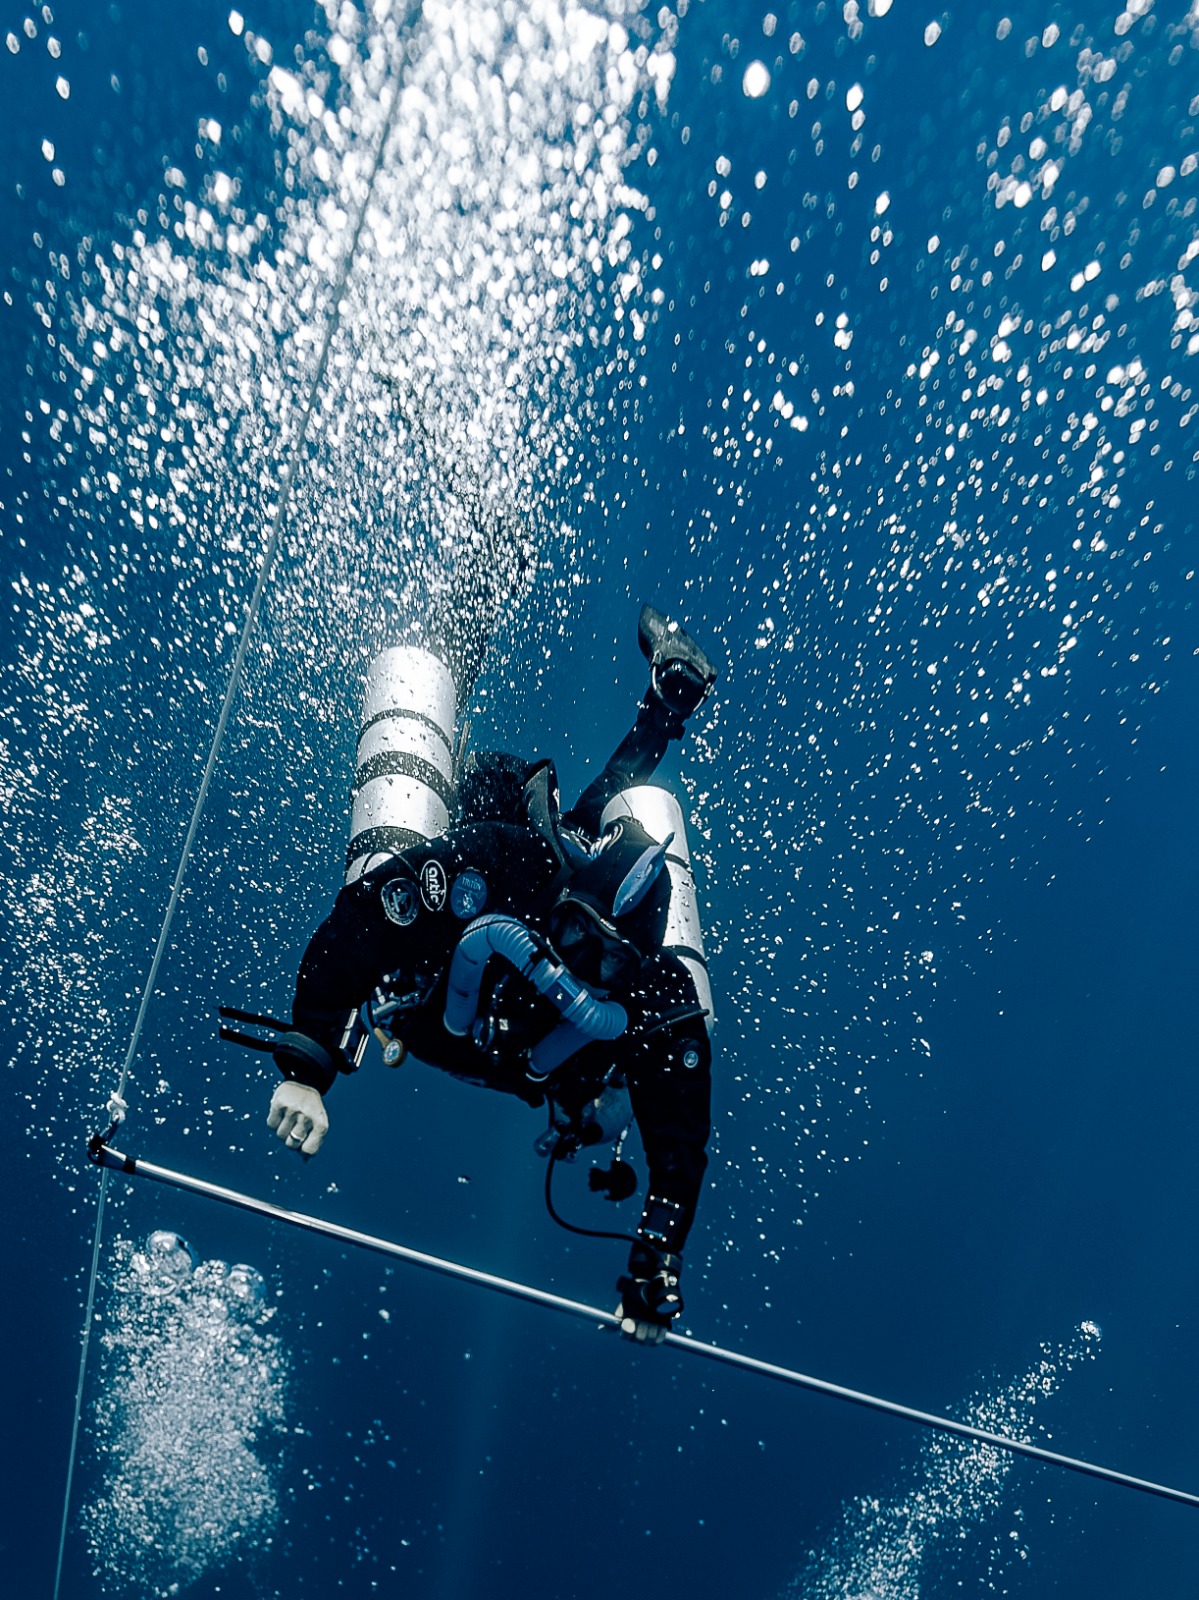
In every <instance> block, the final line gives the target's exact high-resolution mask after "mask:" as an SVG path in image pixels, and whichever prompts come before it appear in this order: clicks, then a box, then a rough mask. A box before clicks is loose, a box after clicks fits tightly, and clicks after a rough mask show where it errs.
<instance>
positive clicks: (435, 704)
mask: <svg viewBox="0 0 1199 1600" xmlns="http://www.w3.org/2000/svg"><path fill="white" fill-rule="evenodd" d="M457 714H458V706H457V693H456V691H455V688H454V680H453V678H452V677H451V675H450V669H449V668H448V667H447V666H446V665H445V663H444V662H443V661H441V660H439V659H438V657H437V656H435V655H433V654H432V653H431V652H430V651H428V650H423V649H421V648H419V647H418V646H415V645H395V646H393V647H392V648H390V649H388V650H382V651H380V652H379V654H378V655H377V656H376V657H375V659H374V660H373V661H372V662H371V664H370V667H369V669H368V671H367V674H366V696H365V703H364V705H363V708H362V726H361V730H360V732H359V734H358V757H357V762H356V770H355V773H354V794H353V803H352V808H351V813H350V847H349V850H348V851H347V853H346V882H347V883H354V882H355V881H356V880H357V879H358V878H360V877H361V876H362V874H363V873H364V872H369V871H370V870H371V868H372V867H377V866H379V865H380V864H381V863H382V862H383V861H385V860H386V859H387V858H388V856H393V855H395V854H397V853H398V852H399V851H400V850H403V849H406V848H407V846H408V845H411V844H417V843H419V842H420V841H422V840H425V839H433V838H436V836H437V835H438V834H440V833H444V832H445V830H446V829H447V828H448V827H449V822H450V806H451V804H452V803H453V794H454V724H455V722H456V720H457Z"/></svg>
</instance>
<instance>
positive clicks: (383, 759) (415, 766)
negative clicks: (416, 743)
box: [354, 750, 454, 811]
mask: <svg viewBox="0 0 1199 1600" xmlns="http://www.w3.org/2000/svg"><path fill="white" fill-rule="evenodd" d="M376 778H413V779H415V780H416V782H417V783H423V784H424V785H425V787H426V788H427V789H432V791H433V793H434V794H435V795H436V796H437V798H438V799H439V800H440V801H441V802H442V804H443V805H444V806H445V808H446V810H447V811H448V810H452V809H453V801H454V785H453V784H452V783H451V782H450V780H449V779H448V778H447V777H446V776H445V774H444V773H442V772H440V771H439V770H438V769H437V768H436V767H435V766H434V765H433V764H432V762H429V761H424V760H422V759H421V757H420V756H414V755H412V754H411V753H410V752H409V751H407V750H380V752H379V754H378V755H376V756H371V757H370V759H369V760H368V761H364V762H363V764H362V765H361V766H360V767H359V768H358V770H357V772H355V774H354V798H355V799H357V798H358V796H359V795H360V794H361V793H362V791H363V789H365V788H366V786H367V784H368V783H371V782H373V781H374V779H376Z"/></svg>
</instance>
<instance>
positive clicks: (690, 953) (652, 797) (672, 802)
mask: <svg viewBox="0 0 1199 1600" xmlns="http://www.w3.org/2000/svg"><path fill="white" fill-rule="evenodd" d="M620 817H632V818H634V819H635V820H636V821H637V822H639V823H640V824H641V826H642V827H643V828H644V829H645V831H646V833H648V834H649V836H650V838H651V839H653V840H654V841H655V843H657V844H661V843H662V841H663V839H666V838H668V837H669V836H670V834H672V833H673V834H674V839H673V841H672V842H671V845H670V847H669V849H668V850H667V852H666V866H667V869H668V871H669V873H670V911H669V914H668V916H667V920H666V937H665V939H664V940H663V941H662V943H663V948H664V949H666V950H669V951H670V952H671V954H672V955H675V956H677V957H678V958H679V960H680V961H681V962H682V963H683V965H684V966H685V967H686V968H687V970H688V972H689V973H690V974H691V976H692V978H693V979H694V980H695V992H696V994H697V995H698V996H699V1003H700V1005H701V1006H703V1008H704V1010H705V1011H706V1012H707V1016H706V1018H705V1022H706V1024H707V1027H708V1031H709V1032H711V1030H712V1024H713V1020H714V1013H713V1010H712V983H711V980H710V979H709V977H708V963H707V960H706V958H705V956H704V931H703V928H702V926H701V924H700V920H699V900H698V896H697V895H696V892H695V877H694V875H693V873H692V871H691V851H690V849H689V848H688V845H687V828H686V824H685V823H684V821H683V808H682V806H681V805H680V804H679V802H678V800H677V799H676V798H675V796H674V795H673V794H671V792H670V790H669V789H659V788H658V787H657V786H656V785H654V784H636V785H634V786H632V787H631V788H628V789H622V790H621V791H620V793H619V794H615V795H613V796H612V798H611V800H609V801H608V804H607V805H606V806H605V807H604V809H603V811H602V812H601V813H600V827H601V828H606V827H607V826H608V824H609V823H610V822H615V821H617V820H618V819H619V818H620Z"/></svg>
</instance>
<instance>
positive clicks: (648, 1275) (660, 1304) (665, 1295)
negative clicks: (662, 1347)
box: [616, 1242, 683, 1344]
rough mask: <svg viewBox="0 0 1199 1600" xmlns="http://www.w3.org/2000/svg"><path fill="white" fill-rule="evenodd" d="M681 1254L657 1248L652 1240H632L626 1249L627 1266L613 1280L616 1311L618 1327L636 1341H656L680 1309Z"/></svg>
mask: <svg viewBox="0 0 1199 1600" xmlns="http://www.w3.org/2000/svg"><path fill="white" fill-rule="evenodd" d="M682 1270H683V1260H682V1257H681V1256H675V1255H671V1254H670V1253H669V1252H668V1251H666V1250H658V1249H655V1247H654V1246H653V1245H652V1244H645V1243H644V1242H641V1243H638V1244H635V1245H634V1246H633V1248H632V1249H631V1250H630V1251H629V1270H628V1275H627V1276H626V1277H623V1278H620V1279H618V1280H617V1284H616V1287H617V1288H618V1289H619V1290H620V1305H619V1306H618V1307H617V1310H616V1315H617V1316H618V1317H619V1318H620V1319H621V1324H620V1331H621V1333H623V1334H624V1335H625V1337H626V1338H629V1339H634V1340H636V1342H637V1343H638V1344H660V1343H661V1342H662V1340H663V1339H664V1338H665V1337H666V1335H667V1333H669V1331H670V1326H671V1324H672V1323H673V1322H674V1320H675V1318H676V1317H679V1316H681V1315H682V1312H683V1295H682V1291H681V1290H680V1289H679V1274H680V1272H681V1271H682Z"/></svg>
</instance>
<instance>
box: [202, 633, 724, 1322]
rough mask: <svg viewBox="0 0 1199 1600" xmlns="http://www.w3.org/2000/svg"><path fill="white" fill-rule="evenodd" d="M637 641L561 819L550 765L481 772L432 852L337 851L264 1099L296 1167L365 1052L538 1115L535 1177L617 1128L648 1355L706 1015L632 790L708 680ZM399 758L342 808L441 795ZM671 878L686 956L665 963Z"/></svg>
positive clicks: (637, 1308) (682, 647)
mask: <svg viewBox="0 0 1199 1600" xmlns="http://www.w3.org/2000/svg"><path fill="white" fill-rule="evenodd" d="M638 642H639V644H640V646H641V649H642V652H643V653H644V654H645V656H646V657H647V659H648V660H649V663H650V681H649V687H648V688H647V690H646V692H645V695H644V696H643V698H642V700H641V703H640V705H639V707H638V709H637V714H636V719H635V721H634V723H633V726H632V728H631V729H630V730H629V732H628V733H627V734H626V735H625V737H624V738H623V739H622V741H621V742H620V744H619V745H618V747H617V749H616V750H615V751H614V752H613V754H612V756H611V758H610V759H609V761H608V763H607V765H606V766H605V767H604V769H603V771H602V772H601V773H600V775H599V776H598V777H597V778H596V779H595V780H594V781H593V782H592V783H591V784H589V785H588V787H587V788H586V789H585V790H584V792H583V794H582V795H581V796H580V798H579V800H578V801H577V803H576V804H575V805H574V806H573V807H571V809H570V810H569V811H567V812H565V813H560V811H559V805H558V785H557V777H556V774H555V770H554V766H553V763H552V762H550V761H546V760H539V761H526V760H523V759H522V758H520V757H517V756H514V755H510V754H507V753H480V754H472V755H469V756H467V758H466V760H465V761H464V762H462V763H461V769H460V771H458V772H457V773H456V774H455V776H456V779H457V781H456V783H454V784H453V785H452V786H445V788H446V793H445V796H444V798H445V809H444V811H443V812H441V813H439V815H444V816H445V817H446V820H447V823H452V825H449V826H447V827H446V828H445V829H444V831H440V833H439V836H436V837H422V832H423V833H426V834H428V833H430V832H434V831H435V830H436V829H437V826H438V825H437V823H433V824H427V823H426V824H424V825H423V826H422V827H418V828H408V829H398V830H397V829H394V828H393V829H387V828H381V827H378V826H375V827H371V828H364V829H359V832H358V835H357V838H356V839H355V838H352V840H351V848H350V857H351V862H352V865H351V867H350V869H349V873H348V876H352V875H353V874H357V875H356V876H352V881H348V882H347V884H346V886H345V887H344V888H343V889H342V890H341V892H340V893H339V894H338V896H337V900H336V903H335V904H334V907H333V910H332V912H331V913H330V915H329V916H328V917H327V918H326V919H325V921H324V922H322V924H321V925H320V927H319V928H318V929H317V930H316V933H315V934H314V935H313V937H312V939H311V941H310V942H309V944H308V948H307V949H306V951H305V953H304V956H303V959H302V961H301V964H300V969H299V974H298V977H297V980H296V991H295V1000H294V1004H293V1007H292V1023H291V1027H290V1028H289V1029H287V1030H286V1031H280V1033H279V1035H278V1037H277V1038H276V1039H275V1040H274V1041H273V1046H272V1048H273V1053H274V1058H275V1062H276V1064H277V1066H278V1067H279V1070H280V1072H281V1073H282V1074H283V1080H284V1081H283V1082H282V1083H281V1084H280V1085H279V1086H278V1088H277V1089H276V1090H275V1092H274V1096H273V1098H272V1100H271V1108H270V1114H269V1118H268V1121H269V1125H270V1127H271V1128H273V1129H274V1130H275V1131H276V1133H277V1134H278V1136H279V1138H280V1139H281V1140H282V1141H283V1142H284V1144H285V1145H286V1146H287V1148H288V1149H290V1150H295V1151H297V1152H300V1153H302V1154H303V1155H304V1156H305V1157H306V1158H307V1157H311V1156H313V1155H315V1154H316V1152H317V1151H318V1150H319V1149H320V1147H321V1144H322V1142H323V1140H324V1138H325V1135H326V1133H327V1131H328V1127H329V1118H328V1113H327V1111H326V1109H325V1103H324V1097H325V1095H326V1094H327V1093H328V1091H329V1089H330V1088H331V1087H332V1085H333V1084H334V1082H335V1081H336V1079H337V1078H338V1076H339V1075H340V1074H342V1073H348V1072H353V1071H354V1070H356V1068H357V1066H358V1063H359V1062H360V1061H361V1059H362V1056H363V1054H364V1052H365V1049H366V1046H367V1044H368V1042H369V1039H370V1035H371V1032H373V1033H374V1035H375V1036H376V1037H377V1038H378V1039H379V1041H380V1043H381V1044H382V1045H383V1047H384V1060H385V1061H386V1062H388V1064H389V1065H396V1064H398V1063H399V1062H400V1061H402V1060H403V1059H404V1058H405V1056H406V1055H408V1054H411V1055H412V1056H413V1057H415V1058H416V1059H418V1060H420V1061H423V1062H425V1063H427V1064H428V1065H430V1066H433V1067H437V1068H439V1069H440V1070H442V1071H445V1072H448V1073H450V1074H451V1075H453V1076H454V1077H456V1078H459V1079H461V1080H463V1081H465V1082H468V1083H472V1084H477V1085H482V1086H485V1087H488V1088H492V1089H497V1090H500V1091H502V1092H506V1093H509V1094H514V1095H517V1096H519V1097H520V1098H521V1099H523V1100H525V1101H526V1102H527V1103H528V1104H529V1105H531V1106H547V1105H548V1107H549V1115H550V1128H549V1142H547V1141H546V1140H543V1141H539V1143H538V1148H539V1150H541V1152H542V1153H543V1154H549V1157H550V1175H552V1167H553V1162H554V1160H555V1159H561V1158H562V1157H563V1156H564V1155H565V1156H567V1157H569V1156H572V1155H573V1154H574V1153H575V1152H576V1151H578V1150H579V1149H581V1148H584V1147H586V1146H589V1145H595V1144H599V1143H602V1142H610V1141H611V1140H612V1139H613V1138H614V1137H615V1135H616V1134H617V1133H620V1134H622V1135H623V1131H624V1129H625V1128H626V1127H627V1124H628V1121H629V1120H630V1117H631V1118H632V1119H634V1120H635V1121H636V1123H637V1126H638V1129H639V1132H640V1135H641V1140H642V1144H643V1147H644V1150H645V1155H646V1159H647V1162H648V1167H649V1177H648V1198H647V1199H646V1202H645V1205H644V1208H643V1211H642V1216H641V1220H640V1223H639V1225H638V1228H637V1234H636V1240H635V1241H634V1242H632V1248H631V1250H630V1254H629V1260H628V1270H627V1273H626V1275H625V1276H624V1277H622V1278H621V1279H620V1280H619V1283H618V1287H619V1290H620V1294H621V1304H620V1307H619V1310H618V1315H619V1316H620V1317H621V1318H622V1327H623V1331H624V1332H625V1334H626V1335H627V1336H629V1337H630V1338H633V1339H635V1340H637V1341H638V1342H641V1343H657V1342H659V1341H660V1340H661V1338H662V1337H663V1336H664V1334H665V1333H666V1331H667V1330H668V1329H669V1328H670V1326H671V1324H672V1322H673V1321H674V1320H675V1319H676V1318H677V1317H678V1316H679V1315H680V1313H681V1312H682V1308H683V1300H682V1295H681V1292H680V1288H679V1277H680V1271H681V1266H682V1261H681V1256H682V1251H683V1247H684V1245H685V1243H686V1240H687V1234H688V1231H689V1229H690V1227H691V1223H692V1220H693V1218H694V1215H695V1208H696V1203H697V1201H698V1198H699V1193H700V1188H701V1184H702V1180H703V1175H704V1171H705V1168H706V1166H707V1156H706V1154H705V1148H706V1145H707V1141H708V1136H709V1132H710V1113H709V1099H710V1063H711V1050H710V1046H709V1041H708V1021H709V1013H710V1010H711V994H710V990H709V988H708V985H707V975H706V970H705V969H704V968H703V966H702V939H701V936H700V935H699V930H698V919H697V916H696V914H695V911H694V886H693V884H692V882H691V877H690V868H689V865H688V864H687V857H686V843H685V839H680V843H679V844H678V845H676V847H675V851H674V853H670V846H671V844H672V842H673V841H674V837H675V834H674V832H666V831H665V827H666V824H662V823H661V822H660V819H659V825H658V827H657V830H656V831H657V833H658V835H659V837H658V838H655V837H654V836H653V835H652V834H651V833H650V832H649V831H648V830H647V828H646V827H645V826H644V825H643V822H642V821H640V820H638V817H637V815H635V814H634V813H635V812H637V811H638V810H639V809H640V810H641V811H642V812H643V815H648V813H646V812H645V804H646V803H647V802H646V797H652V796H657V797H659V799H660V800H661V801H664V802H666V804H667V807H671V806H672V807H673V808H674V809H673V813H671V814H670V815H672V816H673V817H674V819H675V827H676V830H677V831H678V832H679V833H680V834H681V833H682V817H681V812H680V811H679V809H678V802H677V801H675V800H674V798H673V796H670V795H669V794H668V793H667V792H666V791H663V790H660V789H655V788H649V787H643V786H645V785H647V783H648V780H649V778H650V777H651V776H652V774H653V772H654V770H655V768H656V767H657V766H658V763H659V762H660V761H661V759H662V757H663V755H664V754H665V752H666V749H667V746H668V744H669V742H670V741H671V740H674V739H680V738H681V737H682V735H683V732H684V725H685V723H686V720H687V718H688V717H689V716H690V715H691V714H692V713H693V712H694V711H695V710H696V709H697V708H698V707H699V705H700V704H701V703H702V702H703V700H704V699H705V698H706V697H707V695H708V694H709V692H710V690H711V688H712V685H713V683H714V682H715V678H716V673H715V671H714V669H713V667H712V665H711V663H710V662H709V660H708V658H707V657H706V656H705V654H704V653H703V651H702V650H701V649H700V648H699V647H698V646H697V645H696V644H695V643H694V641H693V640H691V639H690V638H689V637H688V635H687V634H686V633H685V632H684V631H683V630H682V628H680V627H679V626H678V625H677V624H676V623H673V622H670V621H668V619H667V618H666V617H665V616H664V615H663V614H662V613H661V612H659V611H656V610H654V609H653V608H652V607H650V606H645V607H643V608H642V611H641V616H640V621H639V626H638ZM397 653H398V652H397ZM426 659H431V658H428V657H427V658H426ZM434 665H435V666H437V668H438V669H439V670H445V669H443V668H442V666H441V663H440V662H434ZM368 694H369V680H368ZM382 699H383V701H386V700H387V699H388V694H387V693H386V692H384V693H383V695H382ZM391 699H392V700H393V701H394V699H395V695H394V694H392V695H391ZM369 711H370V704H369V701H368V713H369ZM388 715H392V716H394V715H396V713H394V712H388V711H386V710H385V711H383V712H381V713H379V714H378V716H376V717H375V718H374V719H373V720H372V719H370V718H369V716H368V720H367V724H366V729H364V733H363V739H364V740H365V739H366V737H367V731H366V730H367V729H369V728H371V727H372V726H374V725H375V723H377V722H378V721H379V719H380V717H382V718H384V719H385V718H386V717H387V716H388ZM404 715H405V716H406V717H407V718H409V719H416V720H415V721H412V720H410V721H409V722H408V723H406V726H407V727H408V728H413V727H415V728H416V730H417V732H420V733H421V734H422V737H426V738H427V737H428V732H427V729H424V728H423V727H422V724H429V725H430V726H432V724H433V719H430V717H429V716H427V715H425V714H423V713H422V712H419V711H408V712H405V713H404ZM442 720H443V723H444V722H445V721H446V720H447V719H445V718H443V719H442ZM448 724H449V726H450V727H451V728H452V724H453V717H452V714H451V715H450V716H449V718H448ZM435 731H436V730H435ZM441 737H442V739H443V740H448V736H447V735H446V734H445V733H444V732H443V733H442V735H441ZM446 747H447V748H448V743H447V746H446ZM361 748H362V746H361V743H360V759H361ZM398 759H399V758H397V757H395V756H394V754H392V755H390V756H389V755H386V754H385V755H384V756H382V757H376V758H374V760H375V765H374V766H373V767H372V766H371V765H370V764H369V763H368V765H367V766H366V767H365V768H363V767H360V770H359V781H358V792H361V791H362V789H363V787H364V785H365V783H366V781H367V780H368V779H369V777H370V773H371V772H372V771H379V770H382V769H381V768H380V766H379V762H380V761H382V762H383V765H384V766H385V767H387V769H388V770H389V771H390V772H391V773H393V774H394V773H396V772H397V771H402V772H404V773H407V774H409V777H408V778H406V779H403V780H401V779H394V780H393V781H395V782H401V781H403V782H407V783H408V784H409V789H410V790H411V788H412V785H413V783H415V782H416V780H415V779H414V778H412V776H411V775H412V774H418V775H422V774H423V781H425V782H427V783H430V784H434V785H435V786H438V787H439V788H440V787H441V786H440V785H438V783H437V778H436V774H432V775H430V769H429V767H428V763H427V762H426V761H424V759H423V758H422V759H420V760H418V759H417V758H415V757H405V758H404V762H403V764H402V765H397V760H398ZM417 787H418V788H419V784H417ZM406 792H408V791H406ZM356 804H357V800H356ZM650 820H651V821H652V820H653V818H652V817H651V819H650ZM669 821H670V816H668V817H667V823H669ZM680 851H681V852H682V855H681V856H680V853H679V852H680ZM672 864H673V865H672ZM680 873H682V874H683V878H682V880H681V881H684V882H685V884H686V885H687V886H689V896H690V906H689V915H690V917H691V918H692V919H693V926H694V937H693V938H690V939H686V940H683V941H681V942H678V943H674V944H670V943H668V942H667V935H668V922H671V918H672V895H674V896H676V911H675V913H674V921H673V923H672V927H673V926H674V925H675V924H677V922H678V914H677V892H676V881H677V880H679V874H680ZM672 875H673V876H672ZM684 920H686V919H684ZM675 931H676V932H677V927H676V928H675ZM695 946H699V949H698V950H697V949H696V948H695ZM227 1014H229V1015H237V1014H236V1013H227ZM364 1016H365V1019H366V1020H365V1021H364V1020H363V1017H364ZM257 1020H262V1019H257ZM368 1024H369V1027H368ZM241 1042H243V1043H244V1042H248V1041H246V1040H244V1039H243V1040H242V1041H241ZM551 1143H552V1146H553V1147H552V1149H551V1147H550V1145H551ZM617 1150H618V1153H619V1145H618V1147H617ZM622 1168H623V1171H622V1172H621V1171H620V1170H619V1169H622ZM590 1177H591V1187H592V1188H593V1189H600V1188H605V1187H608V1188H609V1198H613V1199H623V1198H625V1197H627V1195H628V1194H629V1193H631V1192H632V1187H633V1184H634V1181H635V1180H633V1178H632V1173H631V1169H629V1168H628V1167H627V1166H625V1165H624V1163H621V1162H620V1161H619V1160H616V1161H614V1163H613V1166H612V1169H611V1173H610V1174H608V1175H604V1174H602V1173H600V1172H598V1171H597V1170H593V1171H592V1173H591V1175H590ZM605 1177H607V1178H608V1179H609V1182H605ZM618 1188H619V1189H620V1190H621V1191H622V1192H618ZM547 1197H548V1181H547ZM552 1209H553V1208H552V1204H551V1211H552ZM555 1217H556V1213H555ZM558 1220H560V1219H558ZM567 1226H569V1225H567ZM578 1231H589V1230H578ZM611 1236H612V1235H609V1237H611ZM615 1237H624V1236H623V1235H616V1236H615Z"/></svg>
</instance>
